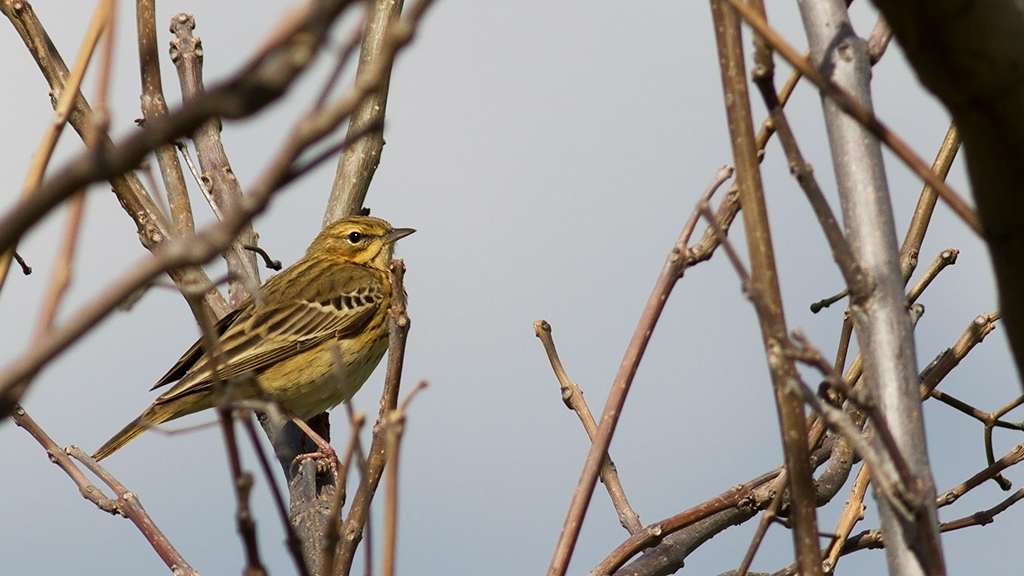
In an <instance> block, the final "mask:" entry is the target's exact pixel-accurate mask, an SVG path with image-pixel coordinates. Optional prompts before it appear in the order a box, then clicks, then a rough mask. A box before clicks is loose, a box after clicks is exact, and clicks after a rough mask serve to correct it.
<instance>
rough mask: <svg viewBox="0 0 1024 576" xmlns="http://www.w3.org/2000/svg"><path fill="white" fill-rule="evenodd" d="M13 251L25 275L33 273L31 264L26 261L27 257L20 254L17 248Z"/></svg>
mask: <svg viewBox="0 0 1024 576" xmlns="http://www.w3.org/2000/svg"><path fill="white" fill-rule="evenodd" d="M13 252H14V260H15V261H17V262H18V266H21V273H22V274H24V275H25V276H28V275H29V274H31V273H32V267H31V266H29V265H28V263H27V262H25V259H24V258H22V257H21V254H18V251H17V250H14V251H13Z"/></svg>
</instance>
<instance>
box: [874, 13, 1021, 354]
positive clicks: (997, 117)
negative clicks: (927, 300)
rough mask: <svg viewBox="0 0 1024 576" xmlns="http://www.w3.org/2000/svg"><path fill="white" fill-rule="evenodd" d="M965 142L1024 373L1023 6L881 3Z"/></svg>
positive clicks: (919, 72)
mask: <svg viewBox="0 0 1024 576" xmlns="http://www.w3.org/2000/svg"><path fill="white" fill-rule="evenodd" d="M874 2H875V4H877V5H878V7H879V8H880V9H881V10H882V12H883V13H884V14H885V16H886V19H887V20H888V21H889V23H890V25H891V26H892V29H893V32H894V33H895V35H896V39H897V41H899V43H900V45H901V46H902V47H903V50H904V52H905V53H906V55H907V59H909V60H910V63H911V64H912V65H913V66H914V69H915V70H916V71H917V75H918V77H919V78H920V79H921V82H922V83H924V85H925V86H927V87H928V89H929V90H931V91H932V92H934V93H935V95H936V96H938V97H939V99H941V100H942V102H943V103H944V104H945V105H946V107H947V108H948V109H949V111H950V113H951V114H952V115H953V120H954V122H956V125H957V128H959V130H960V134H961V136H962V138H963V145H964V148H965V150H966V151H967V169H968V173H969V174H970V178H971V186H972V188H973V190H974V199H975V202H976V203H977V206H978V208H977V210H978V216H979V217H980V219H981V222H982V225H983V233H984V237H985V240H986V241H987V242H988V247H989V251H990V252H991V254H992V264H993V266H994V268H995V272H996V280H997V282H998V284H999V293H1000V308H1001V309H1002V312H1003V315H1004V318H1005V320H1006V330H1007V335H1008V336H1009V339H1010V345H1011V348H1012V349H1013V354H1014V357H1015V359H1016V361H1017V370H1018V374H1020V373H1022V372H1024V299H1021V298H1020V295H1021V294H1024V227H1022V226H1021V215H1022V214H1024V195H1022V194H1021V193H1020V188H1021V182H1024V163H1021V161H1020V158H1021V157H1024V7H1022V6H1021V4H1020V2H1015V1H1014V0H979V1H976V2H960V1H955V0H938V1H936V2H912V1H909V0H874Z"/></svg>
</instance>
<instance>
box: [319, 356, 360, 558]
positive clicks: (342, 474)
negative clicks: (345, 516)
mask: <svg viewBox="0 0 1024 576" xmlns="http://www.w3.org/2000/svg"><path fill="white" fill-rule="evenodd" d="M332 354H335V356H334V358H335V365H336V366H340V365H341V364H339V362H338V359H339V358H340V356H341V351H340V350H339V349H338V347H337V346H334V347H332ZM345 407H346V409H347V412H348V417H349V431H348V445H347V446H346V447H345V455H344V456H343V457H342V459H341V470H340V471H339V472H338V485H337V486H336V487H335V489H334V498H332V499H331V508H330V511H329V512H328V513H327V520H328V522H327V530H326V532H325V534H324V555H323V558H324V563H323V571H324V573H325V574H334V564H335V560H334V559H335V552H336V551H337V547H338V541H339V540H341V508H342V506H344V505H345V494H346V491H345V485H346V482H347V479H348V473H349V471H350V470H351V464H352V458H354V457H355V458H357V460H356V462H357V464H358V465H359V469H360V471H361V472H360V473H361V474H362V470H364V469H365V466H366V462H364V461H363V458H362V452H363V449H362V446H361V444H360V442H359V434H360V432H362V430H363V425H364V424H366V415H365V414H363V413H362V412H354V411H353V410H352V403H351V401H349V402H346V403H345ZM367 548H369V546H367Z"/></svg>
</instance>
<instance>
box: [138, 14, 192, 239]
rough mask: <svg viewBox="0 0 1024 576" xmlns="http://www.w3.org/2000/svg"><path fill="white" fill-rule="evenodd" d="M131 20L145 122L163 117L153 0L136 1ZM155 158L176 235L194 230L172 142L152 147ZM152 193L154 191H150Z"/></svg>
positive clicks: (188, 202)
mask: <svg viewBox="0 0 1024 576" xmlns="http://www.w3.org/2000/svg"><path fill="white" fill-rule="evenodd" d="M135 22H136V27H137V29H138V36H139V73H140V76H141V78H142V116H143V117H144V118H145V119H146V121H147V122H148V121H152V120H153V119H154V118H160V117H162V116H167V101H166V100H165V99H164V88H163V82H162V81H161V79H160V56H159V53H158V51H157V47H156V0H136V2H135ZM156 161H157V164H158V165H159V166H160V176H161V178H162V180H163V182H164V189H165V190H166V191H167V204H168V205H169V206H170V209H171V222H172V224H173V225H174V229H175V230H176V231H177V232H178V233H179V234H192V233H194V232H195V223H194V222H193V220H192V204H191V202H190V201H189V198H188V189H187V188H186V186H185V175H184V174H183V173H182V171H181V162H179V161H178V154H177V153H176V152H175V150H174V145H173V144H164V145H163V146H160V147H159V148H157V149H156ZM154 193H156V191H155V190H154Z"/></svg>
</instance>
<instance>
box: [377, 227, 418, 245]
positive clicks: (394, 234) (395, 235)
mask: <svg viewBox="0 0 1024 576" xmlns="http://www.w3.org/2000/svg"><path fill="white" fill-rule="evenodd" d="M413 232H415V230H413V229H412V228H395V229H394V230H392V231H391V232H388V233H387V234H385V235H384V243H385V244H393V243H394V242H397V241H398V240H399V239H401V238H405V237H406V236H408V235H409V234H412V233H413Z"/></svg>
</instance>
